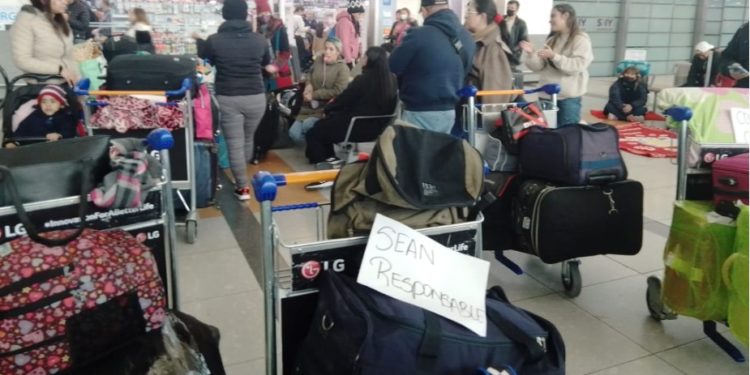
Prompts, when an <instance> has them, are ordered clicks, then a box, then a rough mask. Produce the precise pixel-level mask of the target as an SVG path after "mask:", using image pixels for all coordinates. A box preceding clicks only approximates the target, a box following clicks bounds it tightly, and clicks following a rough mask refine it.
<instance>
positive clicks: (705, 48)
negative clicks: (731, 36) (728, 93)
mask: <svg viewBox="0 0 750 375" xmlns="http://www.w3.org/2000/svg"><path fill="white" fill-rule="evenodd" d="M711 55H713V58H712V59H711V71H710V72H709V73H710V76H709V79H708V86H711V85H713V84H714V81H715V80H716V74H718V73H719V65H720V62H721V53H720V52H719V51H717V50H716V48H714V46H712V45H711V44H709V43H708V42H705V41H703V42H700V43H698V44H697V45H696V46H695V55H693V61H692V63H691V64H690V71H689V72H688V76H687V81H686V82H685V84H684V85H682V87H704V86H706V70H707V69H708V58H709V56H711Z"/></svg>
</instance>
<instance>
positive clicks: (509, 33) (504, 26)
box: [500, 0, 529, 67]
mask: <svg viewBox="0 0 750 375" xmlns="http://www.w3.org/2000/svg"><path fill="white" fill-rule="evenodd" d="M520 6H521V4H520V3H519V2H518V1H515V0H511V1H509V2H508V5H506V9H505V17H504V18H503V20H502V21H501V22H500V35H501V36H502V38H503V41H504V42H505V44H507V45H508V46H509V47H510V49H511V50H513V55H512V56H511V60H510V63H511V64H513V66H514V67H516V66H518V65H520V64H521V54H522V53H523V50H522V49H521V47H520V46H519V45H518V43H520V42H521V41H526V42H528V41H529V31H528V28H527V27H526V21H524V20H522V19H521V18H520V17H518V8H519V7H520Z"/></svg>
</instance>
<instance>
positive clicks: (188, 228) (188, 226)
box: [185, 219, 198, 244]
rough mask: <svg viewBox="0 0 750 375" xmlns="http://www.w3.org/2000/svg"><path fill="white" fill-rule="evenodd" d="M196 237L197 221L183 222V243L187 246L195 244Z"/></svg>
mask: <svg viewBox="0 0 750 375" xmlns="http://www.w3.org/2000/svg"><path fill="white" fill-rule="evenodd" d="M196 237H198V221H196V220H192V219H191V220H186V221H185V241H186V242H187V243H189V244H194V243H195V238H196Z"/></svg>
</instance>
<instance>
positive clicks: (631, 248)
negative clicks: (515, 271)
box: [513, 180, 643, 263]
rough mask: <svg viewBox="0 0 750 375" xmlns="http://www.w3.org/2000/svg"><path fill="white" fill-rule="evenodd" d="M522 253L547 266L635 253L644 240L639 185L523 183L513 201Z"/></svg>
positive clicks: (515, 223) (641, 189) (633, 183)
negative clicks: (586, 258)
mask: <svg viewBox="0 0 750 375" xmlns="http://www.w3.org/2000/svg"><path fill="white" fill-rule="evenodd" d="M513 216H514V228H515V232H516V236H517V240H518V241H519V243H520V249H519V250H522V251H525V252H528V253H531V254H534V255H537V256H539V258H541V259H542V261H543V262H545V263H557V262H561V261H565V260H569V259H574V258H579V257H585V256H592V255H599V254H622V255H635V254H637V253H638V252H639V251H640V250H641V241H642V236H643V186H642V185H641V183H640V182H638V181H632V180H625V181H620V182H615V183H611V184H607V185H598V186H566V187H558V186H554V185H552V184H550V183H548V182H543V181H539V180H527V181H525V182H523V183H522V184H521V186H520V188H519V191H518V194H517V195H516V198H515V199H514V201H513Z"/></svg>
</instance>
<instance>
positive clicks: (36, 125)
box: [4, 85, 77, 148]
mask: <svg viewBox="0 0 750 375" xmlns="http://www.w3.org/2000/svg"><path fill="white" fill-rule="evenodd" d="M66 96H67V93H66V92H65V91H64V90H63V89H62V88H61V87H60V86H57V85H47V86H45V87H44V88H43V89H42V90H41V91H40V92H39V95H38V96H37V98H36V100H35V101H34V100H31V101H28V102H26V103H24V104H23V105H21V106H20V107H19V108H18V109H17V110H16V111H15V113H13V118H12V119H13V121H12V133H11V134H12V136H11V140H10V141H8V142H7V143H6V144H5V145H4V146H5V147H6V148H12V147H16V146H18V145H19V143H18V141H23V140H26V141H45V140H46V141H57V140H60V139H63V138H73V137H75V136H76V125H77V121H76V118H75V116H74V115H73V112H72V111H71V110H70V105H69V104H68V99H67V98H66Z"/></svg>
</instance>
